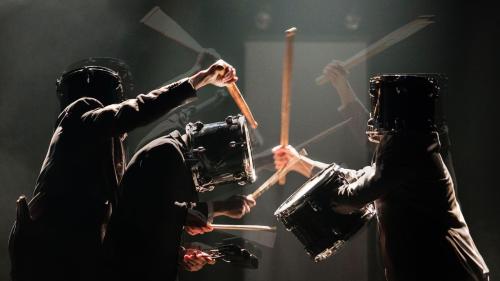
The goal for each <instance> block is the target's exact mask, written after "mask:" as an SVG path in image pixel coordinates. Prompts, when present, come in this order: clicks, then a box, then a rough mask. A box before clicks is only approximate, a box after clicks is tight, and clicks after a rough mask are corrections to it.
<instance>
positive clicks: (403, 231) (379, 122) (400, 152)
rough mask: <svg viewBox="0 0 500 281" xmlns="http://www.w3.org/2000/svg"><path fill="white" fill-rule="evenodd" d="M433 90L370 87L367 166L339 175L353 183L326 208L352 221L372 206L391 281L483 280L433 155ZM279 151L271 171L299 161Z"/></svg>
mask: <svg viewBox="0 0 500 281" xmlns="http://www.w3.org/2000/svg"><path fill="white" fill-rule="evenodd" d="M437 85H438V83H437V81H436V79H435V77H433V76H425V75H408V76H404V75H387V76H379V77H375V78H372V79H371V81H370V86H371V87H370V94H371V97H372V112H371V115H372V118H371V119H370V122H369V130H368V133H369V139H370V140H371V141H372V142H376V143H378V145H377V147H376V149H375V155H374V160H373V164H372V165H371V166H368V167H365V168H363V169H362V170H359V171H354V170H346V169H343V172H344V173H348V174H350V175H352V176H353V177H354V178H357V179H356V180H355V181H353V182H351V183H349V184H346V185H344V186H342V187H341V188H338V189H334V192H332V195H331V202H332V203H331V204H332V208H334V210H336V211H338V212H339V213H350V212H352V211H354V210H359V209H360V208H362V207H363V206H365V205H366V204H367V203H369V202H372V201H374V202H375V207H376V210H377V217H378V227H379V235H380V249H381V251H382V256H383V258H384V265H385V271H386V278H387V280H389V281H393V280H405V281H408V280H489V271H488V267H487V266H486V264H485V262H484V260H483V258H482V256H481V255H480V253H479V251H478V250H477V248H476V246H475V244H474V242H473V240H472V238H471V236H470V233H469V229H468V227H467V224H466V222H465V219H464V217H463V215H462V212H461V210H460V206H459V203H458V201H457V198H456V194H455V191H454V189H453V181H452V179H451V177H450V173H449V171H448V169H447V168H446V166H445V165H444V162H443V159H442V156H441V155H440V153H439V151H440V146H441V145H440V141H439V137H438V133H437V128H436V126H435V125H434V116H435V112H434V107H435V104H434V101H435V98H436V97H437V96H438V95H439V88H438V87H437ZM277 151H279V153H280V155H276V168H281V167H282V166H283V165H284V164H286V163H287V162H288V160H289V159H291V158H293V157H298V156H297V155H298V154H297V152H296V151H295V150H294V149H293V148H290V147H288V148H280V149H277ZM301 158H302V160H301V161H300V163H299V164H298V165H299V166H306V167H308V169H312V167H313V166H315V167H319V168H324V167H325V166H326V165H325V164H323V163H320V162H317V161H313V160H311V159H308V158H305V157H301ZM299 166H298V167H299ZM297 169H299V168H297Z"/></svg>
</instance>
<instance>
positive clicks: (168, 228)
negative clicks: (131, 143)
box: [105, 131, 255, 281]
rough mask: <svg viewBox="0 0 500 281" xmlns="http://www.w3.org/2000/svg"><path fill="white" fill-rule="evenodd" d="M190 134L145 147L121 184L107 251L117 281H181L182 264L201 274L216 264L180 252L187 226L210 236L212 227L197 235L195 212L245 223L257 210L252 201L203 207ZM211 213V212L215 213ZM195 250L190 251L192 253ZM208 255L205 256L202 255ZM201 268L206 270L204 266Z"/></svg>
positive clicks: (171, 136) (232, 200) (243, 199)
mask: <svg viewBox="0 0 500 281" xmlns="http://www.w3.org/2000/svg"><path fill="white" fill-rule="evenodd" d="M187 152H188V146H187V135H186V134H184V135H181V134H180V133H179V132H178V131H174V132H172V133H170V134H169V135H167V136H163V137H160V138H157V139H155V140H153V141H151V142H150V143H148V144H147V145H145V146H144V147H143V148H141V149H140V150H139V151H138V152H137V153H136V154H135V155H134V156H133V157H132V159H131V160H130V163H129V165H128V166H127V169H126V172H125V175H124V177H123V180H122V182H121V185H120V191H121V193H120V197H119V201H118V202H119V204H118V206H117V208H115V209H114V212H113V215H112V217H111V221H110V224H109V231H108V236H107V237H106V241H105V244H106V247H107V248H108V249H109V250H110V260H111V261H112V262H111V264H112V270H111V272H110V274H111V275H112V276H113V277H112V278H110V279H113V278H114V279H115V280H145V281H147V280H172V281H173V280H175V278H176V276H177V270H178V267H179V263H181V267H183V268H186V266H187V265H189V264H190V263H191V264H192V263H195V262H196V263H197V265H198V267H197V268H196V269H194V270H198V269H201V267H202V266H203V265H204V263H205V262H208V263H211V262H212V260H211V259H210V257H208V256H207V255H204V256H202V257H201V258H198V259H194V257H193V258H185V257H183V255H184V254H185V252H186V250H185V249H184V248H182V247H180V244H181V234H182V230H183V226H185V225H186V228H188V229H190V231H189V233H190V234H196V233H202V232H206V231H210V230H211V229H210V223H208V224H207V227H208V228H206V227H205V225H203V223H201V224H200V223H198V224H197V225H198V226H200V227H205V228H204V229H201V231H197V230H196V229H197V228H198V227H197V225H196V224H194V225H193V224H192V223H190V222H189V221H192V218H193V217H196V216H193V215H191V216H188V220H187V221H186V216H187V215H188V214H190V213H199V214H201V215H200V217H207V218H208V217H215V216H220V215H225V216H228V217H232V218H240V217H242V216H243V215H244V214H246V213H247V212H249V211H250V208H251V207H253V206H254V205H255V201H254V200H253V199H252V198H251V197H243V196H233V197H231V198H229V199H228V200H225V201H215V202H209V203H208V204H207V203H201V202H197V201H198V195H197V190H196V188H195V183H194V181H193V175H192V171H191V167H190V166H189V165H190V164H189V163H188V160H186V158H185V155H186V154H187ZM210 204H211V206H210ZM209 209H210V210H209ZM188 251H190V250H188ZM199 254H201V255H203V254H204V253H203V252H199ZM200 265H201V266H200Z"/></svg>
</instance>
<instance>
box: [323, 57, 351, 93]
mask: <svg viewBox="0 0 500 281" xmlns="http://www.w3.org/2000/svg"><path fill="white" fill-rule="evenodd" d="M347 74H348V72H347V70H346V69H345V68H344V66H342V64H341V62H340V61H336V60H334V61H332V62H331V63H329V64H327V65H326V66H325V68H324V69H323V75H325V77H326V78H328V80H330V83H332V85H333V86H334V87H335V88H338V87H341V86H345V85H347V83H348V81H347V78H346V76H347Z"/></svg>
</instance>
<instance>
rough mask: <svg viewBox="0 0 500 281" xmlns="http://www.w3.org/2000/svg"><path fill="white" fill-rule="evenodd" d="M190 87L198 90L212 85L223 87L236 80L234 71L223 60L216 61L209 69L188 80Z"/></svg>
mask: <svg viewBox="0 0 500 281" xmlns="http://www.w3.org/2000/svg"><path fill="white" fill-rule="evenodd" d="M189 80H190V82H191V85H193V87H194V88H195V89H196V90H198V89H199V88H201V87H203V86H205V85H208V84H212V85H214V86H217V87H225V86H228V85H229V84H231V83H234V82H236V81H237V80H238V77H237V76H236V70H235V69H234V67H232V66H231V65H230V64H228V63H227V62H225V61H223V60H218V61H216V62H215V63H214V64H212V65H211V66H210V67H209V68H207V69H205V70H202V71H200V72H198V73H196V74H195V75H193V76H191V77H190V78H189Z"/></svg>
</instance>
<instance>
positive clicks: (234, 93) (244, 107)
mask: <svg viewBox="0 0 500 281" xmlns="http://www.w3.org/2000/svg"><path fill="white" fill-rule="evenodd" d="M227 91H228V92H229V94H230V95H231V97H232V98H233V100H234V102H235V103H236V105H237V106H238V108H239V109H240V110H241V113H243V115H244V116H245V118H246V119H247V121H248V123H249V124H250V126H252V128H254V129H256V128H257V126H258V125H259V124H258V123H257V121H255V119H254V118H253V115H252V112H251V111H250V107H248V104H247V103H246V101H245V99H244V98H243V95H241V92H240V89H238V86H236V83H232V84H230V85H229V86H227Z"/></svg>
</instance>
